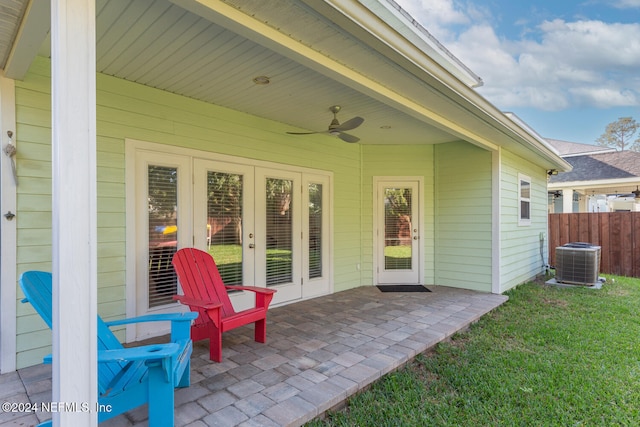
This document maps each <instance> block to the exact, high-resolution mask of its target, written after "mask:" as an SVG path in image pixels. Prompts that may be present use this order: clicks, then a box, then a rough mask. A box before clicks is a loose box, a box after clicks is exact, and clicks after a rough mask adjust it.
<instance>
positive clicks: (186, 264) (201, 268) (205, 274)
mask: <svg viewBox="0 0 640 427" xmlns="http://www.w3.org/2000/svg"><path fill="white" fill-rule="evenodd" d="M173 267H174V268H175V270H176V273H177V275H178V280H179V281H180V286H182V291H183V292H184V295H185V296H187V297H189V298H193V299H196V300H198V301H206V302H215V303H221V304H222V317H223V318H224V317H228V316H232V315H234V314H236V312H235V310H234V309H233V305H232V304H231V300H230V299H229V295H228V294H227V289H226V288H225V286H224V282H223V281H222V277H220V272H219V271H218V267H217V266H216V263H215V261H214V260H213V257H212V256H211V255H209V254H208V253H207V252H204V251H201V250H199V249H195V248H183V249H180V250H178V251H177V252H176V253H175V255H174V256H173ZM194 308H195V307H194ZM192 309H193V308H192ZM198 311H199V312H200V315H199V316H198V319H196V323H206V322H207V321H208V320H207V319H208V316H207V314H206V313H204V312H203V310H198Z"/></svg>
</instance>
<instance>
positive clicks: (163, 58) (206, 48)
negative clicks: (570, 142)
mask: <svg viewBox="0 0 640 427" xmlns="http://www.w3.org/2000/svg"><path fill="white" fill-rule="evenodd" d="M34 1H40V0H34ZM381 1H386V0H381ZM200 3H208V4H210V5H214V8H223V9H226V10H233V11H234V12H235V13H236V14H238V13H240V14H242V16H243V18H241V19H242V20H243V22H242V23H241V24H239V23H238V22H233V21H232V20H231V19H228V18H227V17H225V16H221V17H220V15H218V14H216V13H215V12H212V13H208V14H203V13H193V12H191V11H188V10H187V9H191V10H199V9H202V8H203V6H202V4H200ZM307 3H308V4H307ZM328 3H332V2H331V1H326V2H325V1H310V0H309V1H308V0H298V1H294V0H289V1H285V0H226V1H216V0H201V1H200V2H199V1H197V0H97V2H96V15H97V17H96V19H97V35H96V36H97V37H96V48H97V59H96V61H97V70H98V72H100V73H104V74H107V75H111V76H115V77H118V78H122V79H125V80H128V81H133V82H137V83H140V84H143V85H147V86H150V87H154V88H158V89H161V90H165V91H168V92H172V93H176V94H179V95H183V96H187V97H190V98H194V99H198V100H201V101H204V102H207V103H212V104H216V105H220V106H223V107H228V108H231V109H234V110H237V111H241V112H246V113H248V114H251V115H255V116H258V117H262V118H266V119H270V120H274V121H276V122H280V123H283V124H285V125H286V126H284V127H283V130H291V131H307V130H309V131H323V130H325V129H326V128H327V126H328V124H329V122H330V121H331V118H332V115H331V113H330V112H329V110H328V109H329V107H330V106H331V105H336V104H337V105H341V106H342V111H341V112H340V114H339V119H340V121H346V120H348V119H350V118H352V117H354V116H361V117H363V118H365V122H364V124H363V125H362V126H360V127H359V128H357V129H355V130H353V131H350V132H349V133H351V134H353V135H356V136H358V137H359V138H360V139H361V141H360V143H362V144H435V143H444V142H449V141H457V140H461V139H466V140H468V141H469V142H472V143H476V144H478V145H484V146H498V145H503V146H509V147H510V148H511V149H512V150H514V151H516V152H520V153H521V154H522V155H531V154H532V153H535V154H537V155H539V154H540V153H536V150H535V149H532V146H535V145H536V143H535V142H533V143H532V142H531V140H529V141H528V142H525V143H524V144H523V143H522V141H523V139H522V134H520V135H519V133H520V130H519V129H516V130H515V131H514V129H515V128H516V126H513V127H511V126H512V125H511V124H509V123H508V122H509V120H508V119H506V120H505V121H502V120H503V118H502V117H499V118H498V119H496V117H497V116H498V115H499V116H501V114H500V113H499V112H497V110H495V107H493V106H491V105H490V104H489V103H487V102H486V101H484V100H483V99H481V97H480V96H479V95H477V94H475V92H473V90H472V89H470V88H469V87H468V86H466V85H464V84H461V83H460V81H457V83H455V84H456V85H457V87H451V82H445V81H442V79H441V78H438V77H434V76H435V75H434V74H430V73H428V72H426V71H425V70H424V69H422V68H420V67H419V64H415V63H414V62H411V61H410V60H408V59H406V58H404V59H403V58H400V59H399V60H398V59H397V58H395V57H392V55H390V52H391V53H392V54H393V55H397V52H395V51H394V50H393V49H391V48H390V46H388V45H385V44H384V40H380V39H379V38H376V37H375V36H374V35H371V34H370V33H368V32H367V31H365V30H363V29H362V28H360V27H359V26H358V25H357V24H354V23H353V22H346V21H348V19H347V18H345V17H344V16H343V15H341V14H340V13H339V12H336V11H335V10H333V9H332V8H331V6H328ZM333 3H336V2H333ZM28 4H29V2H28V0H0V23H2V31H0V61H2V62H0V67H1V68H3V69H6V68H7V67H8V66H10V65H11V64H8V63H7V61H8V60H9V59H10V58H11V57H10V50H11V47H12V46H15V45H17V43H18V42H19V41H20V36H21V33H20V32H19V28H20V25H21V22H22V25H23V26H24V25H25V24H24V22H25V21H26V20H23V16H24V15H25V10H27V5H28ZM355 4H356V5H359V3H355ZM315 9H322V11H321V12H319V11H318V10H315ZM327 9H329V10H330V13H331V18H332V19H335V20H340V21H341V22H340V24H341V25H336V24H335V23H334V22H333V21H332V19H328V18H327V16H326V15H327V14H329V13H328V12H327ZM207 12H208V11H207ZM343 20H345V22H342V21H343ZM257 26H262V30H264V29H265V28H266V29H270V30H271V31H272V32H274V33H277V34H278V36H279V37H284V38H286V39H287V41H285V42H284V43H281V44H278V43H277V42H274V41H273V40H271V39H269V38H268V37H267V36H263V35H262V34H261V31H259V30H257V29H255V28H254V27H257ZM345 26H347V27H348V28H349V31H348V32H347V31H346V30H345V29H344V28H345ZM40 31H41V30H40ZM32 32H34V31H32ZM263 32H264V31H263ZM296 43H297V44H298V45H299V47H298V48H297V49H298V51H296V49H295V48H293V49H292V48H290V46H291V45H295V44H296ZM49 45H50V42H49V39H48V37H47V38H46V39H45V40H44V41H43V43H42V46H41V48H40V50H39V54H40V55H42V56H50V47H49ZM300 49H309V52H311V53H312V54H313V55H318V56H319V57H321V58H322V59H321V60H320V61H316V62H314V60H313V59H309V57H308V56H305V55H301V54H300V52H299V50H300ZM425 57H426V56H425ZM11 59H13V58H11ZM18 59H20V58H18ZM22 60H24V59H22ZM16 61H17V60H16ZM400 62H402V63H400ZM331 64H333V65H334V66H333V67H332V66H331ZM431 66H432V68H433V69H435V70H437V71H438V72H439V73H441V75H444V74H445V73H443V71H442V70H443V67H442V66H440V65H439V64H438V63H436V62H434V63H433V64H432V65H431ZM15 68H20V67H15ZM345 71H346V72H348V73H352V74H353V75H354V76H356V77H355V78H354V77H345ZM256 76H267V77H269V79H270V80H271V83H270V84H269V85H265V86H260V85H256V84H254V83H253V81H252V79H253V78H254V77H256ZM9 77H12V76H9ZM16 78H20V76H18V77H16ZM454 80H455V79H452V80H451V81H454ZM469 94H471V95H469ZM469 96H471V97H472V99H471V100H469V99H468V97H469ZM478 100H480V101H481V102H479V101H478ZM479 104H482V105H480V106H478V105H479ZM505 122H507V124H506V125H505ZM283 133H284V132H283ZM514 136H515V139H514ZM299 138H301V140H303V141H305V140H307V139H309V140H310V141H309V143H311V142H312V139H313V138H319V137H318V136H311V137H309V136H300V137H299ZM525 139H526V138H525ZM515 141H519V142H515ZM493 144H495V145H493ZM542 157H543V158H545V160H546V161H547V162H549V161H551V165H550V167H551V166H553V167H555V165H553V162H554V160H553V154H548V153H547V154H544V155H543V156H542ZM549 159H551V160H549Z"/></svg>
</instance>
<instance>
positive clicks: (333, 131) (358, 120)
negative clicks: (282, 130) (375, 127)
mask: <svg viewBox="0 0 640 427" xmlns="http://www.w3.org/2000/svg"><path fill="white" fill-rule="evenodd" d="M341 108H342V107H340V106H339V105H333V106H331V107H329V111H331V112H332V113H333V120H331V123H330V124H329V128H328V129H327V130H325V131H320V132H287V133H288V134H290V135H313V134H315V133H326V134H329V135H333V136H337V137H338V138H340V139H341V140H343V141H345V142H358V141H360V138H358V137H357V136H353V135H349V134H348V133H345V132H344V131H346V130H351V129H355V128H357V127H358V126H360V125H361V124H362V122H364V119H363V118H362V117H354V118H352V119H350V120H347V121H346V122H344V123H342V124H340V122H339V121H338V117H337V115H338V112H339V111H340V110H341Z"/></svg>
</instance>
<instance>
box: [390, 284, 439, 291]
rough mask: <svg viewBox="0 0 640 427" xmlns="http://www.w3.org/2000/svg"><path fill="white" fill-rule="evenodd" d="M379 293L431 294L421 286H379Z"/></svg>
mask: <svg viewBox="0 0 640 427" xmlns="http://www.w3.org/2000/svg"><path fill="white" fill-rule="evenodd" d="M378 289H380V292H431V291H430V290H429V289H427V288H425V287H424V286H422V285H379V286H378Z"/></svg>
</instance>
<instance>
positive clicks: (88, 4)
mask: <svg viewBox="0 0 640 427" xmlns="http://www.w3.org/2000/svg"><path fill="white" fill-rule="evenodd" d="M95 19H96V14H95V0H52V3H51V97H52V115H53V117H52V150H53V152H52V156H53V157H52V175H53V176H52V178H53V180H52V181H53V204H52V216H53V225H52V226H53V250H52V258H53V259H52V260H53V371H52V373H53V375H52V379H53V385H52V397H53V401H55V402H64V403H65V404H68V405H74V404H77V405H82V404H88V405H90V407H91V408H92V409H93V408H95V405H96V402H97V389H98V387H97V339H96V328H97V326H96V323H97V322H96V314H97V266H96V264H97V248H96V246H97V237H96V235H97V231H96V216H97V214H96V205H97V201H96V200H97V196H96V53H95V51H96V47H95V46H96V43H95V39H96V38H95V37H96V36H95ZM97 424H98V419H97V413H96V412H95V409H94V410H92V411H91V412H82V411H76V412H72V411H70V412H66V411H64V412H56V413H54V414H53V425H54V426H55V427H59V426H87V427H92V426H97Z"/></svg>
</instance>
